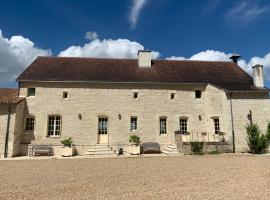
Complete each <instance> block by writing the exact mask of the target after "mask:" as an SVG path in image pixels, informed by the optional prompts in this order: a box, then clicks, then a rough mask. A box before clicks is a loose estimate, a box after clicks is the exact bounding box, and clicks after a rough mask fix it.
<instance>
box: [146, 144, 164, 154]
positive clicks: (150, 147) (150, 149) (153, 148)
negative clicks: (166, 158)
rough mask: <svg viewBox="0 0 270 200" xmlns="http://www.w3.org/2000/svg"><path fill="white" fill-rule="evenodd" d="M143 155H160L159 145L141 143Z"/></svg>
mask: <svg viewBox="0 0 270 200" xmlns="http://www.w3.org/2000/svg"><path fill="white" fill-rule="evenodd" d="M142 151H143V153H160V145H159V143H157V142H145V143H142Z"/></svg>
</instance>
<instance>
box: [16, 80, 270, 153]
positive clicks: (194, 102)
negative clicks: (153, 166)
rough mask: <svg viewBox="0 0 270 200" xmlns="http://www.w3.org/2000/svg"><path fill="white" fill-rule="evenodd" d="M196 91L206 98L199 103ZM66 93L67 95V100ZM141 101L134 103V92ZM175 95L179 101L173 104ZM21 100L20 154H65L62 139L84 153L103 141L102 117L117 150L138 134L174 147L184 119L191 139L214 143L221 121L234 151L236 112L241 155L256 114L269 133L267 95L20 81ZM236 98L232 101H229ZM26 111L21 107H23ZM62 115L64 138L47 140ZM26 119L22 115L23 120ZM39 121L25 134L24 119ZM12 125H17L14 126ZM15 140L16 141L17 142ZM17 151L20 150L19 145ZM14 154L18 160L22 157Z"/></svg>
mask: <svg viewBox="0 0 270 200" xmlns="http://www.w3.org/2000/svg"><path fill="white" fill-rule="evenodd" d="M30 87H35V88H36V94H35V97H27V95H26V93H27V88H30ZM195 90H201V91H202V97H201V98H199V99H196V98H195ZM63 92H67V93H68V97H67V99H63ZM134 92H137V93H138V98H136V99H134V98H133V93H134ZM171 93H174V94H175V98H174V99H171ZM20 97H26V103H25V106H24V112H22V113H23V114H21V116H20V117H18V118H20V120H19V119H18V122H16V123H17V124H18V125H17V126H18V127H20V128H21V129H20V130H19V129H17V131H15V132H14V133H15V134H14V135H15V136H16V137H17V135H20V140H18V139H17V141H20V143H21V145H20V147H16V148H15V149H17V151H19V154H21V155H25V154H27V151H28V150H27V144H31V143H38V144H50V145H53V146H54V151H55V154H59V153H60V149H61V148H60V147H61V142H60V141H61V140H62V139H63V138H68V137H72V139H73V141H74V143H75V145H76V149H77V151H78V153H79V154H84V152H86V151H87V149H88V148H89V147H90V146H91V145H95V144H97V142H98V117H101V116H106V117H108V130H109V131H108V137H109V139H108V143H109V144H110V145H111V146H113V147H114V148H117V146H118V145H119V144H121V145H123V146H124V147H125V149H124V150H126V147H127V145H128V139H129V135H130V134H137V135H139V136H140V137H141V140H142V142H158V143H160V145H161V147H164V146H166V145H169V144H174V143H175V131H178V130H179V118H180V117H186V118H187V119H188V132H190V134H191V135H190V136H189V137H190V139H192V140H196V139H197V138H198V136H200V135H201V133H202V132H206V133H207V137H208V140H215V138H216V137H217V135H216V134H215V133H214V122H213V119H214V118H217V117H218V118H219V120H220V130H221V132H223V133H225V136H224V137H225V140H226V142H227V143H228V144H229V145H231V146H232V116H231V102H232V108H233V118H234V130H235V142H236V150H237V151H238V152H242V151H247V144H246V141H245V125H246V124H247V123H249V121H248V119H247V114H248V113H249V111H250V110H251V111H252V113H253V121H254V122H256V123H258V124H259V126H260V127H261V128H262V130H263V131H265V129H266V126H267V123H268V122H269V121H270V100H269V99H268V94H265V93H249V92H246V93H235V94H233V95H232V96H231V97H230V96H229V95H228V94H227V93H226V92H225V91H224V90H223V89H220V88H218V87H215V86H213V85H210V84H208V85H206V84H178V85H177V84H175V85H174V84H162V85H159V84H128V83H126V84H117V83H114V84H111V83H110V84H109V83H99V84H94V83H68V82H67V83H57V82H47V83H45V82H31V83H30V82H21V83H20ZM230 98H232V101H230ZM20 108H21V107H20ZM55 114H57V115H60V116H61V119H62V126H61V137H48V134H47V131H48V116H49V115H55ZM17 115H18V114H17ZM22 115H23V116H22ZM28 115H31V116H34V117H35V130H34V132H24V131H23V125H22V124H23V119H24V117H25V116H28ZM132 116H136V117H137V119H138V130H137V131H132V132H131V131H130V118H131V117H132ZM160 117H166V119H167V134H159V118H160ZM11 124H12V123H11ZM13 140H14V141H16V139H13ZM14 147H15V146H14ZM15 152H16V151H15V150H14V153H13V154H14V155H15V154H18V152H16V153H15Z"/></svg>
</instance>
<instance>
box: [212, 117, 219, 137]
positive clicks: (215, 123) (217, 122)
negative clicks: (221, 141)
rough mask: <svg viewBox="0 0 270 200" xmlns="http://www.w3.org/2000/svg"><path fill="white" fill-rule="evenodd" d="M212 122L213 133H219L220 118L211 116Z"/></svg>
mask: <svg viewBox="0 0 270 200" xmlns="http://www.w3.org/2000/svg"><path fill="white" fill-rule="evenodd" d="M213 122H214V133H215V134H219V133H220V120H219V117H215V118H213Z"/></svg>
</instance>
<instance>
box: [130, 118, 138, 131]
mask: <svg viewBox="0 0 270 200" xmlns="http://www.w3.org/2000/svg"><path fill="white" fill-rule="evenodd" d="M130 131H137V117H131V118H130Z"/></svg>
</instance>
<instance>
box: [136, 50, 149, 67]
mask: <svg viewBox="0 0 270 200" xmlns="http://www.w3.org/2000/svg"><path fill="white" fill-rule="evenodd" d="M138 65H139V67H142V68H149V67H151V65H152V53H151V51H149V50H139V51H138Z"/></svg>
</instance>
